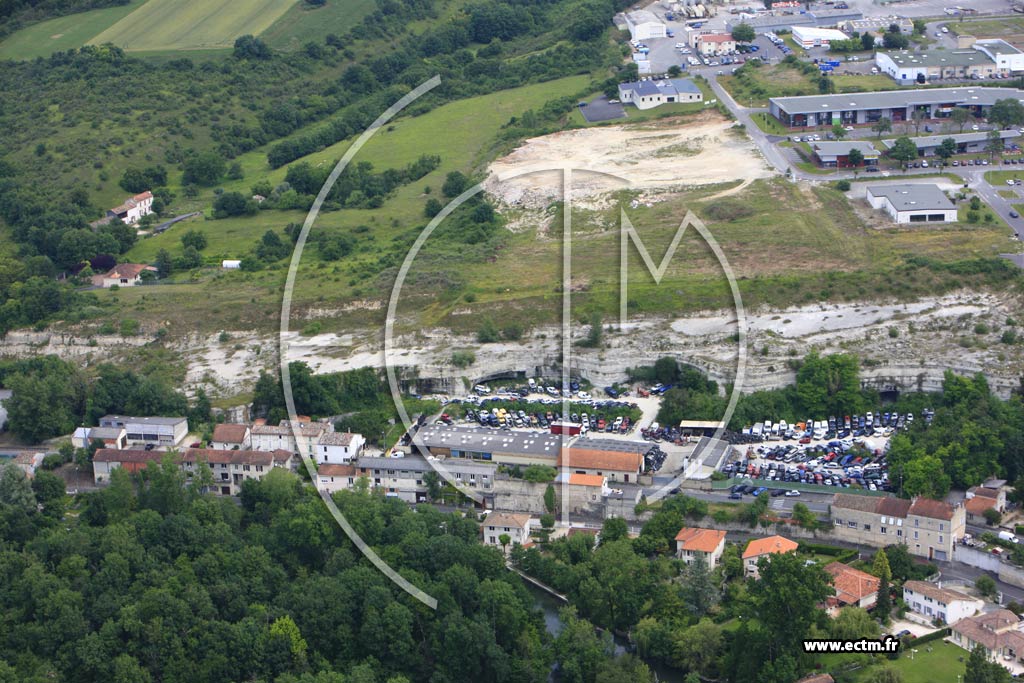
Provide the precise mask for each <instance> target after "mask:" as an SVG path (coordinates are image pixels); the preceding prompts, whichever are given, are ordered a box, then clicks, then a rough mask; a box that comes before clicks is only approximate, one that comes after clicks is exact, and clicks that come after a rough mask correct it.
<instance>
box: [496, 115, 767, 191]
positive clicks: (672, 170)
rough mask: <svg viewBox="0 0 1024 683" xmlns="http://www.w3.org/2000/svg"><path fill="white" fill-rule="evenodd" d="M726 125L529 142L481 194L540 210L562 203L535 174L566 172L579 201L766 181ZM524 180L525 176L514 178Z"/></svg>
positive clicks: (626, 129) (670, 124) (618, 129)
mask: <svg viewBox="0 0 1024 683" xmlns="http://www.w3.org/2000/svg"><path fill="white" fill-rule="evenodd" d="M732 125H733V124H732V122H731V121H727V120H726V119H724V118H722V117H720V116H717V115H710V116H708V117H707V118H704V119H703V120H699V121H693V120H688V121H680V120H678V119H667V120H664V121H657V122H654V123H648V124H642V125H632V126H630V125H622V126H607V127H600V128H587V129H583V130H571V131H564V132H561V133H554V134H552V135H545V136H543V137H539V138H531V139H529V140H527V141H526V142H524V143H523V144H522V145H521V146H520V147H519V148H518V149H516V150H515V151H514V152H512V153H511V154H509V155H508V156H506V157H503V158H501V159H498V160H497V161H495V162H494V163H493V164H491V166H490V169H489V170H490V173H491V175H490V177H489V179H488V184H487V189H488V191H489V192H490V193H491V194H492V195H494V196H496V197H498V198H499V199H500V200H501V201H502V202H504V203H506V204H510V205H513V206H523V207H527V208H540V207H544V206H547V205H548V204H550V203H551V201H552V200H555V199H560V198H561V185H562V179H561V173H560V171H553V170H542V169H560V168H572V169H573V170H574V173H573V179H574V182H573V196H574V197H581V198H587V197H590V198H593V197H595V196H597V195H600V194H604V193H607V192H611V191H615V190H619V189H626V188H636V189H643V190H669V189H672V188H678V187H694V186H700V185H713V184H716V183H726V182H730V181H734V180H743V181H750V180H754V179H757V178H766V177H769V176H771V175H773V174H774V171H773V170H772V169H770V168H769V167H768V166H767V165H766V164H765V163H764V161H763V159H762V158H761V155H760V154H758V152H757V149H756V147H755V146H754V144H753V143H752V142H750V140H749V138H747V137H746V136H745V135H737V134H736V133H735V132H733V131H730V130H729V129H730V128H731V127H732ZM583 169H588V170H590V171H593V172H586V171H584V170H583ZM595 172H596V173H595ZM523 173H528V175H526V176H522V177H518V178H515V177H514V176H517V175H519V174H523ZM602 174H608V175H602Z"/></svg>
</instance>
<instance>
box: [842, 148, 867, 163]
mask: <svg viewBox="0 0 1024 683" xmlns="http://www.w3.org/2000/svg"><path fill="white" fill-rule="evenodd" d="M846 163H848V164H849V165H850V166H853V167H854V168H856V167H858V166H860V165H861V164H863V163H864V154H863V153H862V152H861V151H860V150H859V149H857V148H856V147H854V148H852V149H850V151H849V152H847V154H846Z"/></svg>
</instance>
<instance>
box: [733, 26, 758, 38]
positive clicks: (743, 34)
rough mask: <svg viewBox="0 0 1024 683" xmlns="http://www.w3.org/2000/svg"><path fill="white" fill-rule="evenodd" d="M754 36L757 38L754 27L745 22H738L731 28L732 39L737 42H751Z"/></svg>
mask: <svg viewBox="0 0 1024 683" xmlns="http://www.w3.org/2000/svg"><path fill="white" fill-rule="evenodd" d="M755 38H757V34H756V33H755V31H754V27H753V26H751V25H750V24H748V23H746V22H744V23H742V24H738V25H736V26H734V27H733V29H732V39H733V40H735V41H736V42H737V43H752V42H754V39H755Z"/></svg>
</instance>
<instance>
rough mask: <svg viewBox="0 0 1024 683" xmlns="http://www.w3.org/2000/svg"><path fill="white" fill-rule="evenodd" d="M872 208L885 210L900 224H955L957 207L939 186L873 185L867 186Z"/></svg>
mask: <svg viewBox="0 0 1024 683" xmlns="http://www.w3.org/2000/svg"><path fill="white" fill-rule="evenodd" d="M867 200H868V203H869V204H871V206H872V208H875V209H881V210H883V211H885V212H886V213H887V214H889V216H890V217H891V218H892V220H893V221H895V222H896V223H954V222H956V220H957V211H956V206H955V205H954V204H953V202H951V201H950V199H949V197H947V196H946V193H945V192H943V191H942V190H940V189H939V186H938V185H931V184H911V183H906V184H901V185H872V186H870V187H868V188H867Z"/></svg>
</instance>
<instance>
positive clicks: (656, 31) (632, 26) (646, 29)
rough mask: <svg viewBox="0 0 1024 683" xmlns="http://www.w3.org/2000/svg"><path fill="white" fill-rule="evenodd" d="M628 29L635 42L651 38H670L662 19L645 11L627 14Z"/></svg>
mask: <svg viewBox="0 0 1024 683" xmlns="http://www.w3.org/2000/svg"><path fill="white" fill-rule="evenodd" d="M626 28H628V29H629V35H630V37H631V38H632V39H633V40H648V39H649V38H665V37H667V36H668V33H667V30H668V29H667V28H666V27H665V24H663V23H662V21H661V19H658V17H657V16H656V15H655V14H654V12H648V11H647V10H645V9H642V10H637V11H635V12H628V13H627V14H626Z"/></svg>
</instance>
